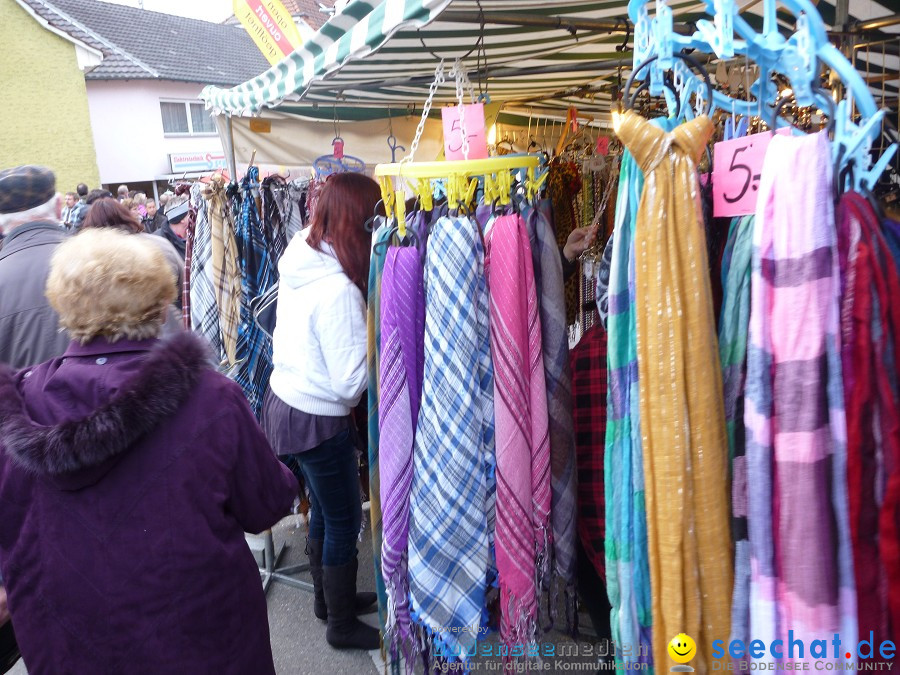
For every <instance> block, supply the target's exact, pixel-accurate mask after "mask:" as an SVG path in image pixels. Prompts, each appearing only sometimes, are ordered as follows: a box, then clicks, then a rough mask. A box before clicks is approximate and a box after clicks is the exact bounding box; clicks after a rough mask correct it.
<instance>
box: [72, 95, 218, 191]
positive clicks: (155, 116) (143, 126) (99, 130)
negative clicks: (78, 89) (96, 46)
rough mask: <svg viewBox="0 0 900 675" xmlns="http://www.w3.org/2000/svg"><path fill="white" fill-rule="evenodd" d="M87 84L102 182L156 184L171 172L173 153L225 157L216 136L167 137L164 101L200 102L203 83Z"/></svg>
mask: <svg viewBox="0 0 900 675" xmlns="http://www.w3.org/2000/svg"><path fill="white" fill-rule="evenodd" d="M86 84H87V96H88V108H89V110H90V116H91V128H92V132H93V134H94V146H95V147H96V149H97V165H98V167H99V169H100V181H101V182H102V183H128V182H129V181H131V182H138V181H152V180H154V179H155V178H157V177H158V176H163V175H166V174H169V173H171V171H170V167H169V153H174V154H178V153H197V152H202V153H212V154H215V155H221V154H222V144H221V143H220V142H219V137H218V135H217V134H215V133H212V134H205V135H202V136H181V135H167V134H164V133H163V124H162V115H161V113H160V109H159V103H160V100H174V101H192V102H200V101H199V98H198V96H199V95H200V91H201V90H202V89H203V85H202V84H191V83H184V82H171V81H168V82H167V81H162V82H159V81H153V80H122V81H117V80H87V82H86Z"/></svg>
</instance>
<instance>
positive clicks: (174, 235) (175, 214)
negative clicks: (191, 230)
mask: <svg viewBox="0 0 900 675" xmlns="http://www.w3.org/2000/svg"><path fill="white" fill-rule="evenodd" d="M193 221H194V214H193V213H191V209H190V204H189V203H188V197H187V195H176V196H174V197H171V198H170V199H169V202H168V204H166V222H165V223H163V224H162V225H161V226H160V227H159V229H157V230H156V232H154V233H153V234H155V235H156V236H158V237H164V238H165V239H167V240H168V241H169V242H170V243H171V244H172V246H174V247H175V250H176V251H178V254H179V255H180V256H181V260H182V262H184V257H185V248H186V246H187V241H186V238H187V229H188V226H189V225H190V224H191V223H193Z"/></svg>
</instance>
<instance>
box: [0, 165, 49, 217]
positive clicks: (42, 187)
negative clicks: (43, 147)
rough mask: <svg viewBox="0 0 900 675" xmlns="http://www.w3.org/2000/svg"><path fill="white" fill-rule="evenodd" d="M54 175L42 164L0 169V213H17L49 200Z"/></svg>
mask: <svg viewBox="0 0 900 675" xmlns="http://www.w3.org/2000/svg"><path fill="white" fill-rule="evenodd" d="M55 194H56V176H55V175H54V174H53V172H52V171H51V170H50V169H48V168H46V167H43V166H30V165H29V166H17V167H15V168H13V169H4V170H3V171H0V213H19V212H20V211H27V210H28V209H33V208H34V207H35V206H40V205H41V204H45V203H46V202H48V201H50V198H51V197H53V195H55Z"/></svg>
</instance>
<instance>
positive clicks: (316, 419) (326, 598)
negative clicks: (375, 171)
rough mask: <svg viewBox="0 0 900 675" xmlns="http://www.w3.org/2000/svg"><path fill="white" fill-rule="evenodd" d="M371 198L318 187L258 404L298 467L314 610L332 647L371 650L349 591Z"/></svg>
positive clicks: (287, 275)
mask: <svg viewBox="0 0 900 675" xmlns="http://www.w3.org/2000/svg"><path fill="white" fill-rule="evenodd" d="M380 198H381V191H380V189H379V187H378V184H377V183H376V182H375V181H373V180H372V179H371V178H368V177H366V176H364V175H361V174H353V173H347V174H337V175H334V176H332V177H331V178H329V179H328V182H327V183H326V184H325V186H324V187H323V188H322V192H321V195H320V196H319V201H318V204H317V206H316V211H315V214H314V215H313V218H312V222H311V223H310V226H309V227H308V228H307V229H306V230H303V231H302V232H299V233H298V234H296V235H295V236H294V238H293V239H292V240H291V242H290V244H289V245H288V247H287V250H286V251H285V252H284V255H283V256H282V257H281V260H280V261H279V263H278V272H279V275H280V279H279V285H278V308H277V310H276V321H275V331H274V336H273V352H274V353H273V363H274V369H273V371H272V377H271V380H270V383H269V392H268V393H267V395H266V400H265V402H264V405H263V414H262V421H263V427H264V428H265V430H266V434H267V436H268V437H269V441H270V442H271V443H272V446H273V447H274V448H275V451H276V452H277V453H278V454H279V455H281V456H282V457H283V458H285V457H286V456H290V457H291V458H292V459H293V460H294V461H296V463H297V464H298V465H299V466H300V469H301V471H302V472H303V477H304V478H305V480H306V485H307V487H308V488H309V497H310V522H309V539H308V542H307V551H308V553H309V560H310V571H311V573H312V578H313V585H314V586H315V605H314V611H315V614H316V616H317V617H318V618H319V619H323V620H327V622H328V628H327V631H326V633H325V637H326V639H327V640H328V643H329V644H330V645H331V646H333V647H336V648H355V649H377V648H378V647H379V644H380V640H379V635H378V629H377V628H373V627H371V626H368V625H366V624H364V623H362V622H361V621H359V620H358V619H357V618H356V614H357V613H358V612H360V611H363V610H366V609H374V607H373V605H374V604H375V601H376V597H375V594H374V593H359V594H357V592H356V571H357V559H356V555H357V551H356V541H357V537H358V535H359V529H360V523H361V522H362V507H361V504H360V498H359V497H360V493H359V472H358V462H357V454H356V453H357V446H356V442H355V440H356V439H355V433H356V432H355V427H354V423H353V420H352V418H351V412H352V410H353V408H354V407H355V406H356V404H357V403H359V399H360V397H361V396H362V393H363V391H364V390H365V388H366V383H367V380H368V373H367V369H366V342H367V331H366V302H365V297H366V293H367V288H366V285H367V282H368V276H369V257H370V253H371V245H372V235H371V234H370V233H369V232H368V231H367V230H366V228H365V222H366V220H367V219H368V218H369V217H370V216H371V215H372V213H373V211H374V209H375V206H376V204H377V203H378V200H379V199H380Z"/></svg>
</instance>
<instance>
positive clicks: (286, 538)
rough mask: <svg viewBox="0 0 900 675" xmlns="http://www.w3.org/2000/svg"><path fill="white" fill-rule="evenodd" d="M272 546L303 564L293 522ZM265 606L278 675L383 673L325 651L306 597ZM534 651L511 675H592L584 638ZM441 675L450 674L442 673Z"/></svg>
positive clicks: (353, 657) (367, 658)
mask: <svg viewBox="0 0 900 675" xmlns="http://www.w3.org/2000/svg"><path fill="white" fill-rule="evenodd" d="M275 541H276V544H278V543H280V542H287V544H288V549H287V550H286V551H285V554H284V556H283V558H282V560H281V563H280V564H281V565H290V564H299V563H302V562H305V560H306V556H305V555H304V553H303V549H304V541H305V526H304V525H302V524H300V525H299V527H298V522H297V519H296V518H295V517H291V518H287V519H285V520H284V521H282V522H281V524H280V525H279V526H278V527H277V528H276V529H275ZM371 541H372V540H371V537H370V536H369V531H368V529H366V531H365V532H364V534H363V538H362V541H361V542H360V543H359V551H360V556H359V570H360V571H359V587H360V588H361V589H365V590H371V589H373V588H374V582H373V577H374V568H373V564H372V545H371ZM301 578H304V579H307V580H308V575H302V577H301ZM268 601H269V628H270V630H271V634H272V653H273V654H274V656H275V669H276V671H277V672H278V675H331V674H334V675H345V674H353V675H379V674H382V675H384V673H385V668H384V664H383V662H382V660H381V656H380V653H379V652H377V651H375V652H371V653H367V652H361V651H338V650H335V649H332V648H331V647H330V646H329V645H328V643H327V642H326V641H325V624H323V623H322V622H320V621H318V620H317V619H316V618H315V617H314V616H313V610H312V594H311V593H307V592H306V591H304V590H301V589H297V588H294V587H291V586H288V585H285V584H280V583H275V584H273V585H272V586H271V587H270V589H269V592H268ZM363 620H365V621H368V622H370V623H371V624H372V625H376V624H377V614H371V615H368V616H366V617H363ZM581 625H582V626H589V621H588V619H587V617H586V616H585V615H582V617H581ZM496 642H497V639H496V635H493V636H490V637H489V638H488V643H489V644H491V645H496ZM539 647H540V651H541V653H542V654H543V655H544V658H543V659H542V661H541V662H539V663H536V664H531V667H528V668H525V667H524V666H523V667H522V668H521V669H519V670H515V671H513V672H542V673H571V672H583V673H591V675H593V673H594V672H595V671H596V669H597V665H596V664H597V660H598V659H597V654H598V647H597V645H595V644H594V643H593V641H592V640H591V638H590V637H589V636H585V637H584V640H583V641H581V642H578V643H575V642H573V641H572V640H571V639H569V638H568V637H566V636H564V635H562V634H560V633H558V632H555V631H554V632H551V633H549V634H548V635H546V636H545V637H544V638H543V640H542V641H541V644H540V645H539ZM487 649H490V648H482V651H480V652H479V653H483V652H486V651H487ZM494 653H496V652H494ZM421 670H422V669H421V667H419V668H418V670H417V672H419V673H420V672H421ZM444 672H454V671H453V670H452V669H451V668H447V669H446V670H445V671H444ZM457 672H461V671H457ZM471 672H473V673H487V672H498V673H499V672H502V666H501V661H500V659H499V657H495V656H494V657H481V656H479V657H477V658H476V659H475V660H474V667H473V669H472V671H471ZM26 673H27V671H26V669H25V667H24V665H22V663H21V662H20V663H19V664H18V665H17V666H16V667H15V668H14V669H13V670H12V671H11V675H26ZM248 675H252V674H248Z"/></svg>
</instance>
